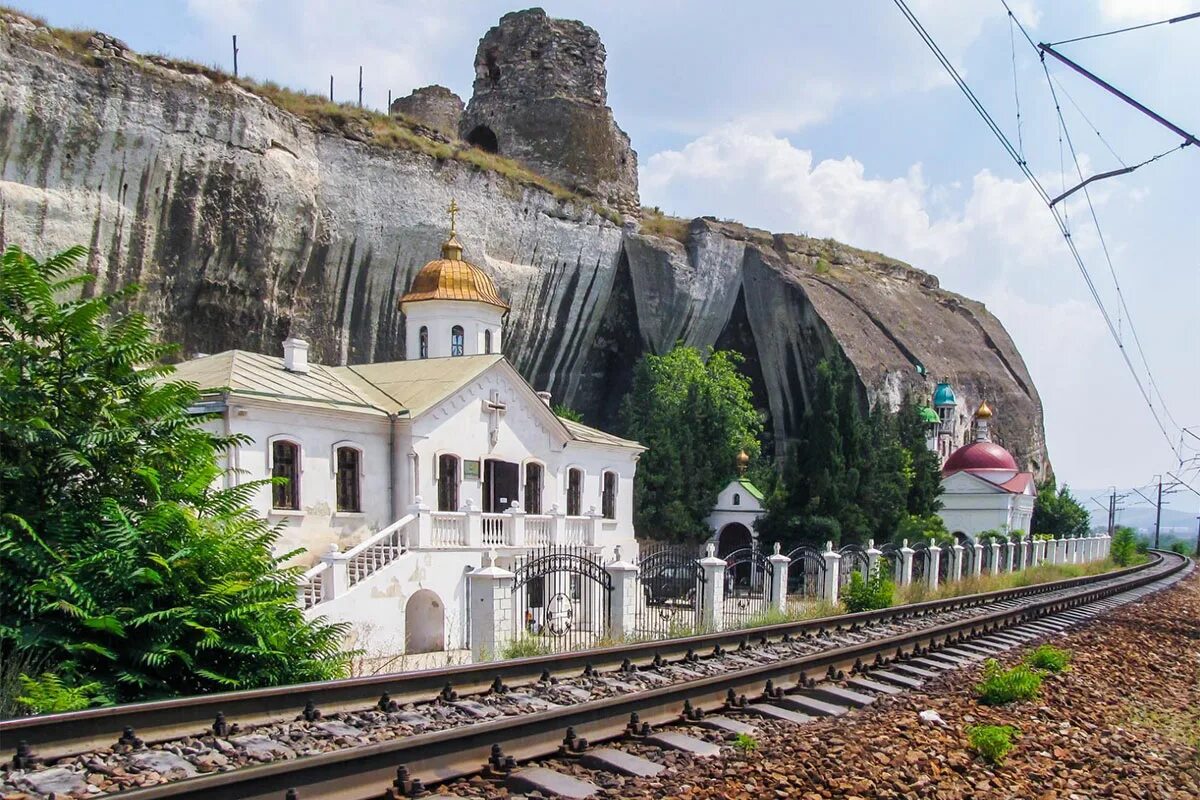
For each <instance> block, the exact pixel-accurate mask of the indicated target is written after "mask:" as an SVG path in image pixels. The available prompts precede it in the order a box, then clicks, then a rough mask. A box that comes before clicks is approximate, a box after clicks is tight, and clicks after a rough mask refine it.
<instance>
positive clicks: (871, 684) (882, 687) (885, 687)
mask: <svg viewBox="0 0 1200 800" xmlns="http://www.w3.org/2000/svg"><path fill="white" fill-rule="evenodd" d="M846 685H847V686H849V687H851V688H852V689H862V690H863V691H866V692H875V693H876V694H901V693H902V692H903V691H904V690H903V689H900V688H898V687H896V686H892V685H891V684H887V683H880V682H879V681H873V680H871V679H870V678H849V679H848V680H847V681H846Z"/></svg>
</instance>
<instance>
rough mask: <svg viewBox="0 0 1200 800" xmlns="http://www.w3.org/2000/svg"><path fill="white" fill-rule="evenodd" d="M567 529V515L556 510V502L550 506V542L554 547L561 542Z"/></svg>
mask: <svg viewBox="0 0 1200 800" xmlns="http://www.w3.org/2000/svg"><path fill="white" fill-rule="evenodd" d="M566 531H567V517H566V515H565V514H563V512H561V511H559V510H558V503H554V504H552V505H551V506H550V544H552V545H554V546H555V547H557V546H559V545H561V544H562V543H563V539H564V538H565V537H566Z"/></svg>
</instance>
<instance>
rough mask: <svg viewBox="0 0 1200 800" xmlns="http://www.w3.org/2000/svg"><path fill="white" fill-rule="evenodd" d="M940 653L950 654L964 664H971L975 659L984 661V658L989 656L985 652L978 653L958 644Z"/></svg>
mask: <svg viewBox="0 0 1200 800" xmlns="http://www.w3.org/2000/svg"><path fill="white" fill-rule="evenodd" d="M939 655H945V656H950V657H951V658H956V659H958V660H959V661H961V662H962V663H963V664H964V665H965V664H969V663H971V662H973V661H982V660H983V659H985V658H987V656H985V655H984V654H983V653H976V652H975V651H973V650H964V649H963V647H962V645H957V644H956V645H954V646H953V647H947V648H946V649H945V650H943V651H942V652H941V653H940V654H939Z"/></svg>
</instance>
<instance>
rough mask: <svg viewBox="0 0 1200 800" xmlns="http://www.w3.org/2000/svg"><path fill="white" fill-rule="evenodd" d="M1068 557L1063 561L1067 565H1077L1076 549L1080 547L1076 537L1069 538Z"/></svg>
mask: <svg viewBox="0 0 1200 800" xmlns="http://www.w3.org/2000/svg"><path fill="white" fill-rule="evenodd" d="M1066 546H1067V555H1066V557H1065V558H1064V559H1063V561H1064V562H1065V563H1067V564H1074V563H1075V549H1076V547H1077V546H1078V544H1077V542H1076V539H1075V537H1073V536H1071V537H1067V545H1066Z"/></svg>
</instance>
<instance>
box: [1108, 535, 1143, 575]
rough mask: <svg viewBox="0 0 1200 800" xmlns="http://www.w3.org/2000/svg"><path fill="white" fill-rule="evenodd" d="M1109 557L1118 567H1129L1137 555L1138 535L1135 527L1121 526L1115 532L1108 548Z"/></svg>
mask: <svg viewBox="0 0 1200 800" xmlns="http://www.w3.org/2000/svg"><path fill="white" fill-rule="evenodd" d="M1108 553H1109V556H1108V557H1109V558H1111V559H1112V562H1113V563H1114V564H1116V565H1117V566H1118V567H1128V566H1129V565H1130V564H1132V563H1133V559H1134V556H1136V555H1137V536H1136V535H1135V534H1134V532H1133V528H1127V527H1124V526H1121V527H1119V528H1117V529H1116V531H1114V532H1113V537H1112V541H1111V542H1110V543H1109V548H1108Z"/></svg>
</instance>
